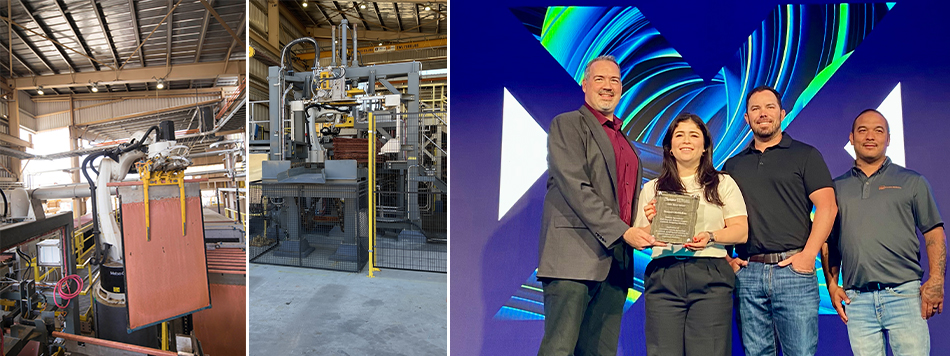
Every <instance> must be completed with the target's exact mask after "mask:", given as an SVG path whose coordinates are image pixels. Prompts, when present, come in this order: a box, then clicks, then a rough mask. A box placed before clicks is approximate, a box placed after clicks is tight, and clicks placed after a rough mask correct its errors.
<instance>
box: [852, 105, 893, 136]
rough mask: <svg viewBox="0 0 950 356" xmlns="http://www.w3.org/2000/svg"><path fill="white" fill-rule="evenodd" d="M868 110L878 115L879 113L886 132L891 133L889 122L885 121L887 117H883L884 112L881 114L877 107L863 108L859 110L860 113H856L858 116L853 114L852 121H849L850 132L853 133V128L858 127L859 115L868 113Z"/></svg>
mask: <svg viewBox="0 0 950 356" xmlns="http://www.w3.org/2000/svg"><path fill="white" fill-rule="evenodd" d="M869 112H873V113H876V114H878V115H881V117H882V118H884V129H886V130H887V133H891V124H890V123H889V122H887V118H886V117H884V114H882V113H881V112H880V111H877V109H864V111H861V113H860V114H858V116H855V117H854V121H851V132H852V133H854V130H856V129H857V128H858V118H859V117H861V115H864V114H867V113H869Z"/></svg>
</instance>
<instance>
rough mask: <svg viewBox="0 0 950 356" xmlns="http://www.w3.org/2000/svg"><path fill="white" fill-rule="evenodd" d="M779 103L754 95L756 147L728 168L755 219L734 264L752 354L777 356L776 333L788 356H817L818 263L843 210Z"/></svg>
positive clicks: (762, 92) (766, 91)
mask: <svg viewBox="0 0 950 356" xmlns="http://www.w3.org/2000/svg"><path fill="white" fill-rule="evenodd" d="M781 97H782V96H781V94H779V93H778V92H777V91H776V90H775V89H772V88H770V87H767V86H761V87H757V88H755V89H752V90H751V91H750V92H749V94H748V96H747V97H746V113H745V115H744V116H745V120H746V123H748V124H749V126H750V127H751V129H752V133H753V134H754V135H753V141H752V142H751V143H750V144H749V147H748V148H746V149H744V150H742V151H740V152H739V153H737V154H736V155H735V156H733V157H732V158H730V159H729V160H727V161H726V164H725V165H724V167H723V170H725V171H726V172H727V173H729V174H730V175H731V176H732V178H733V179H735V181H736V183H737V184H738V185H739V189H741V190H742V196H743V198H744V199H745V203H746V207H747V209H748V213H749V239H748V242H747V243H746V244H744V245H737V246H736V251H737V252H738V254H739V258H736V259H734V260H732V261H731V262H730V263H732V264H733V269H734V270H735V271H736V297H737V298H738V299H739V321H740V328H741V333H742V344H743V346H744V348H745V354H746V355H749V356H752V355H775V354H776V353H777V350H778V346H779V345H776V334H775V332H777V333H778V335H777V336H778V341H779V343H780V347H781V350H782V353H783V354H784V355H787V356H799V355H810V356H811V355H814V354H815V351H816V350H817V348H818V304H819V302H820V297H819V296H818V278H817V276H816V275H815V259H816V258H817V256H818V253H819V252H820V251H821V248H822V246H823V245H824V243H825V239H826V238H827V237H828V233H829V232H831V227H832V225H833V224H834V219H835V214H836V213H837V212H838V208H837V206H836V204H835V193H834V188H832V185H833V183H832V181H831V174H830V173H829V172H828V166H826V165H825V161H824V159H823V158H822V157H821V153H819V152H818V150H817V149H815V148H814V147H812V146H809V145H807V144H805V143H802V142H799V141H796V140H793V139H792V137H791V136H789V135H788V134H787V133H784V132H782V120H784V119H785V110H783V109H782V100H781ZM812 207H814V208H815V218H814V223H813V222H812V221H811V219H810V213H811V210H812ZM740 268H741V269H740Z"/></svg>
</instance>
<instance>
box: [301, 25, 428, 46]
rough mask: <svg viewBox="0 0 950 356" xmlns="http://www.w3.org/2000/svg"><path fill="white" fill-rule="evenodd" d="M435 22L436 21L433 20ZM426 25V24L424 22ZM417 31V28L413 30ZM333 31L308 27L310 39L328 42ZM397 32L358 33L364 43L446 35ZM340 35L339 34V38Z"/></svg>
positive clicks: (326, 28) (363, 31)
mask: <svg viewBox="0 0 950 356" xmlns="http://www.w3.org/2000/svg"><path fill="white" fill-rule="evenodd" d="M433 21H434V20H433ZM423 24H426V22H423ZM413 29H415V28H413ZM330 31H331V29H330V28H329V27H308V28H307V33H308V34H309V35H310V37H313V38H316V39H318V40H328V39H330V37H332V36H331V32H330ZM408 31H411V30H407V31H406V32H396V31H368V30H364V29H360V31H359V32H358V36H359V40H361V41H363V40H366V41H373V40H380V41H406V40H422V39H436V38H445V37H446V35H445V34H435V33H416V32H408ZM339 35H340V34H337V36H339Z"/></svg>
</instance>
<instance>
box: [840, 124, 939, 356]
mask: <svg viewBox="0 0 950 356" xmlns="http://www.w3.org/2000/svg"><path fill="white" fill-rule="evenodd" d="M850 141H851V144H852V145H853V146H854V153H855V156H856V157H857V159H856V160H855V161H854V167H853V168H851V169H850V170H848V171H847V172H845V173H844V174H843V175H841V176H840V177H838V178H835V193H836V195H837V197H838V207H839V210H838V218H837V220H836V221H835V228H834V230H833V231H832V233H831V236H830V237H829V238H828V244H827V249H824V250H823V251H822V263H823V266H824V270H825V279H826V280H827V281H828V283H827V285H828V293H829V294H830V295H831V300H832V305H834V307H835V309H836V310H837V311H838V315H839V316H840V317H841V320H842V321H843V322H845V323H846V324H847V325H848V338H849V339H850V340H851V350H852V351H854V354H855V355H858V356H865V355H881V356H883V355H885V353H886V350H885V347H884V345H885V341H884V330H887V338H888V340H889V343H890V345H891V351H892V352H893V354H894V355H929V354H930V331H929V329H928V328H927V321H926V320H927V319H930V318H931V317H932V316H934V315H935V314H939V313H941V312H943V288H944V272H945V271H946V263H947V247H946V236H945V235H944V229H943V220H941V218H940V213H939V211H937V203H936V201H935V200H934V197H933V193H932V192H931V190H930V184H929V183H927V180H926V179H925V178H924V177H923V176H921V175H920V174H918V173H917V172H914V171H912V170H909V169H906V168H904V167H901V166H899V165H897V164H895V163H892V162H891V159H890V158H888V157H887V156H886V153H887V146H888V144H889V143H890V130H889V126H888V124H887V120H885V119H884V116H883V115H881V113H880V112H878V111H877V110H873V109H869V110H865V111H863V112H861V114H859V115H858V117H857V118H855V119H854V123H853V124H852V125H851V134H850ZM918 229H919V230H920V231H921V233H923V235H924V240H925V241H926V244H927V256H928V259H929V260H930V276H929V278H928V279H927V282H925V283H924V284H923V285H921V284H920V281H921V279H922V278H923V269H922V268H921V266H920V242H919V240H918V239H917V231H916V230H918ZM826 251H827V252H826ZM839 267H840V272H841V277H842V278H843V279H844V280H843V282H844V283H843V288H842V287H839V286H838V272H839ZM842 302H844V303H846V304H847V305H846V306H845V305H842Z"/></svg>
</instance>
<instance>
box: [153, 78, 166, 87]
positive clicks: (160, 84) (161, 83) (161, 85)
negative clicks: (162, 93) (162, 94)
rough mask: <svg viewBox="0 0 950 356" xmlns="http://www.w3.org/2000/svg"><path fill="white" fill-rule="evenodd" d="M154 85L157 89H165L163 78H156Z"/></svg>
mask: <svg viewBox="0 0 950 356" xmlns="http://www.w3.org/2000/svg"><path fill="white" fill-rule="evenodd" d="M155 87H156V88H158V89H165V78H158V85H156V86H155Z"/></svg>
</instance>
